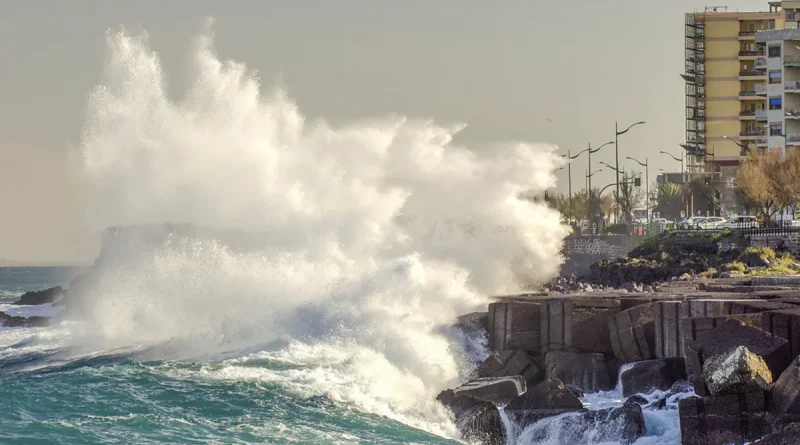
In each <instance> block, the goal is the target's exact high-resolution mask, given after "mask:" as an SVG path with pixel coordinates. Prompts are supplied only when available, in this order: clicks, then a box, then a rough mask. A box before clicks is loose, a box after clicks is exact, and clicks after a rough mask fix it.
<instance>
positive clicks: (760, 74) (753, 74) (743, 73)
mask: <svg viewBox="0 0 800 445" xmlns="http://www.w3.org/2000/svg"><path fill="white" fill-rule="evenodd" d="M764 76H765V74H764V72H763V71H757V70H750V71H739V77H764Z"/></svg>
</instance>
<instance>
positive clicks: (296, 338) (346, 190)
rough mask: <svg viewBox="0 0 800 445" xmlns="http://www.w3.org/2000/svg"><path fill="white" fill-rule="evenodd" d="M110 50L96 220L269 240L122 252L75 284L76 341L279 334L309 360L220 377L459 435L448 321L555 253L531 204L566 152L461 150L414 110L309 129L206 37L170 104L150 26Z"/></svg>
mask: <svg viewBox="0 0 800 445" xmlns="http://www.w3.org/2000/svg"><path fill="white" fill-rule="evenodd" d="M108 46H109V60H108V65H107V67H106V72H105V77H104V79H103V81H102V82H101V83H100V84H99V85H98V86H97V88H96V89H95V90H94V91H93V93H92V95H91V97H90V100H89V106H88V118H87V122H86V125H85V128H84V132H83V135H84V136H83V141H82V144H81V151H82V160H83V170H84V173H85V178H86V183H87V197H88V198H89V202H90V208H89V216H90V220H91V221H92V223H93V224H94V225H95V228H97V229H103V228H105V227H108V226H112V225H118V224H122V225H128V224H144V223H162V222H165V221H169V222H176V223H184V222H188V223H194V224H198V225H202V226H215V227H224V228H233V229H239V230H243V231H257V232H259V233H262V234H265V235H264V236H265V238H266V239H265V241H266V242H265V243H263V244H262V245H261V246H260V247H258V248H252V249H244V251H242V250H234V249H232V248H230V247H229V246H226V245H223V244H221V243H219V242H216V241H213V240H207V239H205V240H198V239H193V238H191V237H184V236H182V235H181V234H173V235H170V236H167V237H165V238H164V239H159V240H157V241H156V243H155V244H154V245H149V246H146V248H145V250H144V251H142V249H141V246H137V245H130V244H129V245H127V246H126V245H124V243H120V244H119V245H115V246H114V247H113V248H111V250H112V251H111V252H108V251H104V256H105V258H106V259H109V258H114V262H110V261H108V262H105V263H103V262H101V264H99V265H98V266H99V267H98V268H97V269H96V270H95V271H94V281H93V283H92V286H88V287H86V288H85V289H84V292H83V294H82V295H80V299H81V301H83V302H85V303H86V304H87V310H88V312H89V313H88V316H89V319H90V320H89V322H90V325H91V326H92V328H88V329H87V330H86V332H87V335H86V336H84V337H83V338H82V342H83V343H84V344H92V345H96V347H97V348H112V347H120V346H124V345H131V344H142V343H144V344H148V343H159V342H166V341H178V342H180V344H181V348H180V349H181V351H180V352H181V353H182V354H202V353H210V354H215V353H216V354H220V353H223V352H225V351H231V350H238V349H247V350H252V349H253V348H258V347H259V345H263V344H266V343H269V342H270V341H274V340H278V341H286V342H287V344H288V346H286V347H284V348H282V349H279V350H277V351H274V350H271V351H272V352H269V358H270V359H275V360H277V359H283V360H287V361H288V362H292V363H296V364H299V365H301V367H300V368H292V369H291V370H287V371H285V372H273V371H269V370H259V369H255V370H254V369H252V367H246V368H245V369H243V368H242V367H241V366H240V365H238V364H237V363H236V362H231V363H226V365H225V366H223V367H222V368H219V369H216V368H215V369H213V370H210V371H209V373H210V374H212V375H214V376H216V377H220V378H234V379H239V378H242V379H246V378H264V379H266V380H270V379H272V380H275V379H279V380H281V381H282V382H283V384H285V385H288V386H289V387H291V388H293V389H294V390H297V391H301V392H302V391H305V392H307V393H308V394H324V395H327V396H328V397H330V398H331V399H333V400H337V401H341V402H343V403H350V404H354V405H356V406H358V407H360V408H361V409H364V410H367V411H370V412H375V413H379V414H382V415H386V416H388V417H391V418H395V419H400V420H402V421H404V422H407V423H409V424H412V425H418V426H420V427H422V428H425V429H428V430H433V431H438V432H440V433H442V434H447V435H450V434H452V432H453V428H452V425H451V424H450V423H449V422H448V421H447V420H446V415H445V414H444V411H443V410H442V408H441V407H440V406H438V405H437V404H436V403H435V402H433V399H434V397H435V396H436V394H437V392H438V391H440V390H441V389H444V388H445V387H447V386H448V385H449V384H452V383H454V382H455V381H456V380H457V379H458V378H459V376H460V375H462V374H463V370H462V369H460V368H461V366H462V364H463V363H467V362H469V358H470V357H471V358H473V359H474V357H473V356H474V353H475V351H478V353H480V352H479V351H480V347H478V348H473V350H472V351H471V352H470V354H471V356H470V357H467V353H466V352H465V351H464V350H463V349H462V348H461V347H460V346H457V345H455V344H454V342H452V341H451V338H450V337H449V336H448V333H447V331H446V330H444V329H442V327H443V326H446V325H449V324H450V323H452V322H453V321H455V319H456V317H457V316H458V315H460V314H463V313H467V312H471V311H474V310H485V306H486V303H487V300H486V296H487V295H489V294H492V293H499V292H510V291H516V290H519V289H520V288H521V287H522V286H523V285H527V284H530V283H534V282H538V281H542V280H547V279H549V278H550V277H551V276H552V275H553V274H555V273H556V272H557V270H558V268H559V266H560V262H561V257H560V254H559V251H560V247H561V240H562V238H563V237H564V236H565V235H566V233H567V230H566V229H565V227H563V226H562V225H561V224H560V222H559V215H558V214H557V213H556V212H555V211H553V210H551V209H548V208H547V207H546V206H545V205H544V204H543V203H541V202H533V201H531V200H527V199H521V198H520V197H521V196H527V197H535V196H541V194H542V193H543V191H544V190H545V189H547V188H548V187H551V186H553V185H554V183H555V177H554V176H553V175H552V174H551V172H552V171H553V170H554V167H557V166H558V165H559V163H560V160H559V158H558V156H557V155H556V154H555V152H554V147H552V146H538V145H531V144H524V143H508V144H494V145H493V146H492V147H484V148H483V149H481V150H476V151H471V150H468V149H466V148H464V147H459V146H456V145H454V144H452V143H451V140H452V137H453V135H454V134H455V132H456V131H458V130H459V129H460V128H462V126H459V125H454V126H440V125H436V124H434V123H432V122H430V121H427V120H413V119H407V118H404V117H387V118H378V119H368V120H365V121H363V122H356V123H352V124H350V125H347V126H344V127H339V128H336V127H334V126H332V125H329V124H327V123H325V122H314V123H310V124H309V123H307V122H306V121H305V119H304V117H303V116H302V114H301V113H300V112H299V111H298V110H297V107H296V106H295V104H294V103H292V102H291V101H290V100H289V99H288V98H287V95H286V94H285V93H284V92H282V91H272V92H269V93H267V94H262V93H261V91H260V85H259V83H258V79H257V77H255V75H254V73H252V72H249V71H248V70H247V69H246V67H245V66H244V65H243V64H240V63H237V62H231V61H220V60H219V59H218V58H217V56H216V55H215V54H214V52H213V51H212V50H211V49H210V39H209V38H208V37H203V38H201V39H199V41H198V45H197V49H196V51H195V53H194V59H193V60H194V65H193V67H192V68H193V73H192V79H191V80H192V83H191V87H190V88H189V90H188V93H187V94H186V95H185V96H183V97H179V98H178V99H172V98H171V97H176V96H180V95H175V94H173V95H170V94H168V93H167V91H166V86H165V83H164V76H163V73H162V72H161V66H160V61H159V58H158V55H157V54H156V53H155V52H153V51H152V50H151V49H150V48H149V47H148V45H147V42H146V38H144V37H131V36H129V35H127V34H126V33H125V32H124V31H120V32H110V33H109V35H108ZM133 244H136V243H133ZM134 252H135V253H134ZM143 252H144V254H143ZM70 297H73V295H71V296H70Z"/></svg>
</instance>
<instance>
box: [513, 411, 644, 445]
mask: <svg viewBox="0 0 800 445" xmlns="http://www.w3.org/2000/svg"><path fill="white" fill-rule="evenodd" d="M545 413H546V414H550V415H553V414H555V413H554V412H545ZM520 414H524V413H520ZM531 414H532V415H533V417H516V416H509V417H510V418H511V419H512V420H513V421H515V422H517V423H518V424H521V425H530V426H529V427H528V428H526V429H525V432H524V434H523V435H522V436H520V438H519V443H553V439H554V438H555V437H557V438H558V443H559V444H562V443H563V444H583V443H587V438H589V437H591V443H615V444H625V445H629V444H632V443H633V442H635V441H636V440H637V439H638V438H640V437H642V436H644V435H645V434H646V428H645V423H644V417H643V415H642V409H641V407H640V406H639V405H637V404H635V403H630V404H625V405H624V406H622V407H619V408H608V409H603V410H598V411H588V410H582V411H579V412H574V413H569V414H567V415H565V416H561V417H557V418H553V419H552V420H548V421H544V422H538V423H535V424H533V422H537V421H540V420H542V419H543V417H542V413H541V412H538V411H531Z"/></svg>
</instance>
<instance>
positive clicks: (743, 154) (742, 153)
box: [722, 136, 750, 156]
mask: <svg viewBox="0 0 800 445" xmlns="http://www.w3.org/2000/svg"><path fill="white" fill-rule="evenodd" d="M722 139H725V140H728V141H731V142H733V143H734V144H736V145H738V146H739V148H741V149H742V152H741V153H739V155H740V156H745V155H747V152H749V151H750V147H748V146H747V145H746V144H742V143H741V142H739V141H737V140H736V139H733V138H729V137H728V136H722Z"/></svg>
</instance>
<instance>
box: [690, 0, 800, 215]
mask: <svg viewBox="0 0 800 445" xmlns="http://www.w3.org/2000/svg"><path fill="white" fill-rule="evenodd" d="M798 1H800V0H798ZM783 27H784V10H783V8H782V7H781V5H780V2H773V3H770V4H769V9H768V10H767V11H761V12H741V11H729V10H728V9H727V8H726V7H722V6H717V7H706V8H705V9H704V10H703V11H702V12H693V13H688V14H686V18H685V37H686V38H685V44H686V45H685V48H686V52H685V53H686V58H685V59H686V63H685V73H684V74H683V75H682V77H683V78H684V80H685V81H686V143H685V144H682V146H683V148H684V149H685V150H686V154H687V157H686V159H687V171H690V172H692V171H694V172H700V171H705V172H714V173H716V175H715V177H716V178H717V179H716V181H718V182H721V183H723V184H719V188H720V191H721V195H720V202H721V204H722V207H723V208H725V207H729V208H732V207H733V206H734V205H735V194H734V187H733V181H734V178H735V176H736V169H737V167H738V164H739V161H740V159H741V155H742V151H743V150H742V146H746V147H755V146H756V145H757V144H759V143H761V144H763V143H766V138H767V130H766V128H765V125H764V120H765V119H766V118H767V117H766V112H767V110H768V109H769V107H770V105H768V100H767V95H766V92H767V84H768V82H767V79H768V76H769V75H770V74H769V73H768V70H767V69H766V68H767V60H768V59H767V53H766V48H765V47H763V46H761V45H759V44H758V43H757V42H756V35H757V33H759V31H769V30H774V29H779V28H783ZM775 81H777V80H773V82H775ZM773 106H774V105H773ZM798 123H800V122H798Z"/></svg>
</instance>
